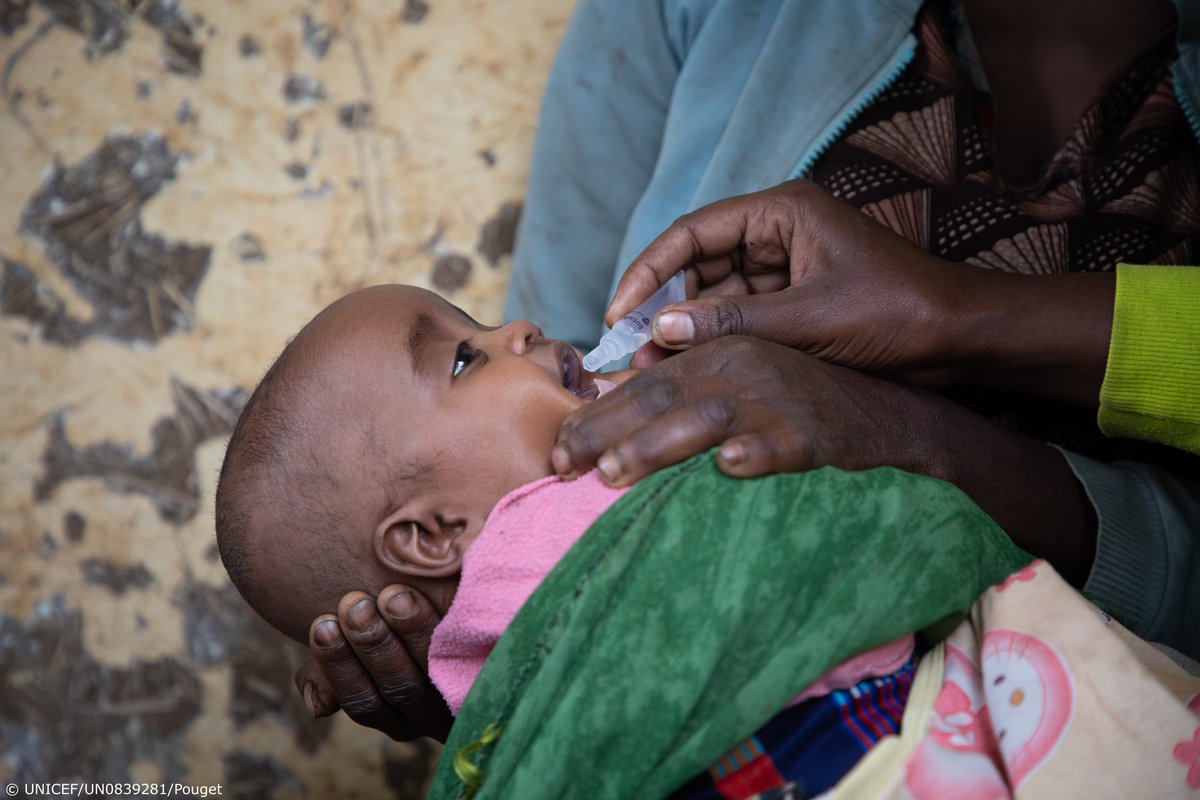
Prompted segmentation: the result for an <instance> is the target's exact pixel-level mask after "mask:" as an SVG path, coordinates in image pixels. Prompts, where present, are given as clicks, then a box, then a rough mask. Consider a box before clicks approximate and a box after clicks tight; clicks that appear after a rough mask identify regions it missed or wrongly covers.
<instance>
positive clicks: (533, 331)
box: [496, 319, 546, 355]
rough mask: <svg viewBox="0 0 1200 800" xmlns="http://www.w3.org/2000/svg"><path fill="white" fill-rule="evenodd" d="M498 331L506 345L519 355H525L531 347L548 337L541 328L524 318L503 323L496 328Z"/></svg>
mask: <svg viewBox="0 0 1200 800" xmlns="http://www.w3.org/2000/svg"><path fill="white" fill-rule="evenodd" d="M496 333H497V334H498V335H499V336H501V337H502V339H503V344H504V346H505V347H507V348H508V349H509V350H511V351H512V352H514V353H516V354H517V355H524V354H525V353H527V352H528V351H529V349H530V348H531V347H533V346H534V345H535V344H539V343H541V341H542V340H543V339H544V338H546V337H545V334H543V333H542V329H541V328H539V327H538V326H537V325H534V324H533V323H532V322H529V321H528V320H524V319H519V320H515V321H513V322H510V323H508V324H507V325H503V326H501V327H500V328H498V329H497V330H496Z"/></svg>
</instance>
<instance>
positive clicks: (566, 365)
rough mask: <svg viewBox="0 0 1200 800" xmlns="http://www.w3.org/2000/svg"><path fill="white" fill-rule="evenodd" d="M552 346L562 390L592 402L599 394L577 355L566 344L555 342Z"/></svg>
mask: <svg viewBox="0 0 1200 800" xmlns="http://www.w3.org/2000/svg"><path fill="white" fill-rule="evenodd" d="M554 346H555V349H556V350H557V355H558V369H559V379H560V380H561V381H562V385H563V388H564V389H566V390H567V391H568V392H570V393H571V394H573V395H575V396H576V397H581V398H583V399H584V400H594V399H595V398H596V395H598V394H599V389H598V388H597V387H596V385H595V383H594V382H593V381H592V380H590V378H591V373H588V372H585V371H584V369H583V362H581V361H580V360H579V353H577V352H575V348H574V347H571V345H569V344H567V343H566V342H555V344H554Z"/></svg>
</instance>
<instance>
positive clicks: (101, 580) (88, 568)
mask: <svg viewBox="0 0 1200 800" xmlns="http://www.w3.org/2000/svg"><path fill="white" fill-rule="evenodd" d="M79 568H80V571H81V572H82V573H83V582H84V583H91V584H94V585H98V586H103V587H105V588H106V589H108V590H109V591H110V592H112V593H113V594H115V595H118V596H120V595H123V594H125V592H126V591H128V590H129V589H131V588H132V589H145V588H146V587H148V586H150V584H152V583H154V576H153V575H151V574H150V570H148V569H146V566H145V565H144V564H117V563H116V562H113V561H109V560H108V559H106V558H87V559H84V561H83V563H82V564H80V565H79Z"/></svg>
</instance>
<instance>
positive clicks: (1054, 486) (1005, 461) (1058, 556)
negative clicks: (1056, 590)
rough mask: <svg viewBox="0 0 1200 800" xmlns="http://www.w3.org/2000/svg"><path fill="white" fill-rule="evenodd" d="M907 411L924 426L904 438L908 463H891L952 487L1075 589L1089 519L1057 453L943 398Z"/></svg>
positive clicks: (1085, 560) (1088, 540)
mask: <svg viewBox="0 0 1200 800" xmlns="http://www.w3.org/2000/svg"><path fill="white" fill-rule="evenodd" d="M920 394H923V393H922V392H917V395H920ZM912 414H913V415H914V416H912V417H910V419H925V420H928V421H929V422H928V423H927V425H928V427H927V428H924V429H918V430H916V431H915V432H914V435H913V436H912V437H910V442H911V444H910V447H911V450H910V452H911V454H912V455H911V456H910V459H909V462H908V463H902V464H898V465H897V466H902V467H904V468H906V469H909V470H910V471H913V472H920V473H924V474H928V475H931V476H933V477H937V478H941V479H943V480H946V481H949V482H950V483H953V484H954V485H956V486H958V487H959V488H960V489H962V490H963V491H964V492H965V493H966V494H967V495H969V496H970V497H971V499H973V500H974V501H975V502H976V503H978V504H979V506H980V507H981V508H982V509H983V510H984V511H986V512H987V513H988V514H989V515H990V516H991V517H992V518H993V519H994V520H996V522H997V523H999V524H1000V526H1001V527H1002V528H1004V530H1005V531H1006V532H1007V533H1008V535H1009V536H1010V537H1012V539H1013V541H1014V542H1015V543H1016V544H1017V545H1018V546H1020V547H1021V548H1023V549H1025V550H1026V551H1028V552H1029V553H1031V554H1032V555H1034V556H1037V557H1039V558H1044V559H1046V560H1047V561H1049V562H1050V563H1051V564H1052V565H1054V568H1055V569H1056V570H1058V572H1059V573H1060V574H1061V575H1062V576H1063V577H1064V578H1065V579H1066V580H1068V581H1069V582H1071V583H1072V584H1073V585H1075V586H1082V585H1083V584H1084V582H1085V581H1086V580H1087V577H1088V573H1089V571H1090V570H1091V566H1092V562H1093V560H1094V559H1095V551H1096V520H1095V515H1094V512H1093V510H1092V506H1091V504H1090V502H1089V501H1088V499H1087V496H1086V494H1085V492H1084V490H1083V487H1082V485H1081V484H1080V483H1079V481H1078V480H1077V479H1076V478H1075V475H1074V473H1073V472H1072V471H1071V468H1070V466H1069V465H1068V463H1067V461H1066V459H1064V458H1063V456H1062V454H1061V453H1059V452H1058V451H1057V450H1055V449H1054V448H1052V447H1050V446H1048V445H1045V444H1042V443H1040V442H1037V441H1034V440H1033V439H1030V438H1028V437H1025V436H1022V435H1020V434H1017V433H1014V432H1012V431H1009V430H1006V429H1004V428H1001V427H999V426H997V425H994V424H992V423H990V422H988V421H987V420H985V419H983V418H982V417H979V416H978V415H976V414H974V413H972V412H970V411H967V410H966V409H961V408H959V407H957V406H955V405H953V404H951V403H949V402H948V401H947V402H946V405H945V407H944V408H943V409H942V410H941V413H938V414H932V413H930V406H929V402H928V400H927V399H924V398H920V397H919V396H918V397H917V399H916V401H915V403H914V405H913V408H912Z"/></svg>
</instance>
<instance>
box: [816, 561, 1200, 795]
mask: <svg viewBox="0 0 1200 800" xmlns="http://www.w3.org/2000/svg"><path fill="white" fill-rule="evenodd" d="M1178 660H1179V661H1180V663H1187V662H1186V661H1185V660H1184V659H1182V657H1178ZM1189 666H1190V667H1192V668H1193V669H1194V666H1195V665H1194V664H1189ZM827 797H829V798H831V800H834V799H836V800H842V798H854V799H855V800H861V799H862V798H895V799H896V800H901V799H904V800H907V799H909V798H915V800H927V799H928V800H932V799H933V798H956V799H957V800H992V798H1007V797H1016V798H1047V800H1071V798H1100V797H1114V798H1116V797H1120V798H1134V797H1136V798H1143V799H1144V800H1151V799H1157V798H1162V799H1163V800H1167V798H1186V797H1198V798H1200V678H1198V677H1195V676H1194V675H1189V672H1188V671H1185V670H1184V669H1183V668H1182V667H1180V666H1179V665H1178V664H1177V663H1176V661H1173V660H1172V659H1171V658H1168V657H1167V655H1165V654H1164V653H1163V652H1161V651H1160V650H1157V649H1155V648H1153V647H1151V646H1150V645H1148V644H1146V643H1145V642H1143V641H1141V640H1140V639H1138V638H1136V637H1135V636H1133V635H1132V634H1130V633H1129V632H1128V631H1126V630H1125V629H1124V628H1123V627H1122V626H1121V625H1120V624H1119V623H1117V622H1116V621H1114V620H1112V619H1111V618H1109V617H1108V616H1107V615H1105V614H1104V613H1103V612H1101V611H1099V610H1097V609H1096V608H1095V606H1092V605H1091V604H1089V603H1088V602H1087V601H1086V600H1084V599H1083V598H1082V597H1080V595H1079V594H1077V593H1076V592H1075V591H1074V590H1072V589H1071V588H1070V587H1069V586H1067V584H1066V583H1065V582H1064V581H1063V580H1062V579H1061V578H1060V577H1059V576H1058V575H1057V574H1056V573H1055V572H1054V570H1053V569H1052V568H1051V567H1050V566H1049V565H1048V564H1046V563H1045V562H1041V561H1038V562H1035V563H1034V564H1032V565H1030V566H1029V567H1026V568H1025V569H1023V570H1021V571H1019V572H1017V573H1015V574H1014V575H1012V576H1010V577H1009V578H1008V580H1006V581H1005V582H1004V583H1003V584H1001V585H999V586H996V587H993V588H991V589H989V590H988V591H987V592H985V593H984V595H983V596H982V597H981V598H980V599H979V600H978V601H977V602H976V603H975V605H974V606H973V607H972V611H971V614H970V616H969V617H968V618H967V619H966V620H965V621H964V622H963V623H962V624H961V625H959V627H958V628H957V629H956V630H955V631H954V632H953V633H952V634H951V635H950V637H949V638H948V639H947V640H946V641H945V642H943V643H942V644H941V645H939V646H938V647H937V648H935V649H934V650H932V651H931V652H930V653H929V654H928V655H927V656H926V657H925V659H924V661H923V662H922V664H921V668H920V670H919V671H918V674H917V678H916V680H915V681H914V684H913V689H912V694H911V695H910V696H909V705H908V707H907V709H906V710H905V715H904V722H903V733H902V734H901V735H900V736H898V737H890V738H889V739H886V740H884V741H883V742H881V743H880V744H879V745H877V746H876V748H875V749H874V750H873V751H872V752H871V753H869V754H868V755H867V756H866V757H865V758H864V759H863V761H861V762H860V763H859V764H858V766H857V767H855V769H854V770H853V771H851V773H850V774H849V775H847V776H846V778H845V779H843V781H842V782H841V783H840V784H839V785H838V786H837V787H835V788H834V789H833V790H832V791H831V792H830V793H828V794H827Z"/></svg>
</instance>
